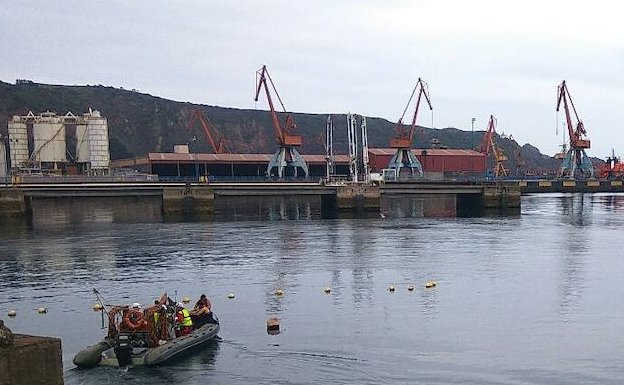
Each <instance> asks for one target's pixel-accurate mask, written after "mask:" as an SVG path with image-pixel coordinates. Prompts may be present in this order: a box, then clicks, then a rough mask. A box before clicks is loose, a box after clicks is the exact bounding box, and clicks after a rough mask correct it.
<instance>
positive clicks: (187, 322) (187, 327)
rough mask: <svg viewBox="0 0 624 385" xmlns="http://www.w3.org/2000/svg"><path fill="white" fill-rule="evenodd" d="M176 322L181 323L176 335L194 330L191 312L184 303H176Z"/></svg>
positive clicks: (179, 335) (183, 334) (182, 334)
mask: <svg viewBox="0 0 624 385" xmlns="http://www.w3.org/2000/svg"><path fill="white" fill-rule="evenodd" d="M176 323H177V324H178V325H179V329H178V330H177V331H176V337H181V336H185V335H187V334H189V333H190V332H191V331H192V330H193V320H192V319H191V314H190V313H189V311H188V310H186V308H185V307H184V305H183V304H182V303H178V304H177V305H176Z"/></svg>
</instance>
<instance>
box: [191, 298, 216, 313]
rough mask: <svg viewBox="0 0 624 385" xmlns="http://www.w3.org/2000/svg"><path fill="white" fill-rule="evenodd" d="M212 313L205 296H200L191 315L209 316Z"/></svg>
mask: <svg viewBox="0 0 624 385" xmlns="http://www.w3.org/2000/svg"><path fill="white" fill-rule="evenodd" d="M211 312H212V304H211V303H210V300H209V299H208V297H206V294H202V295H201V296H200V297H199V300H198V301H197V302H196V303H195V307H193V310H192V311H191V314H193V315H202V314H210V313H211Z"/></svg>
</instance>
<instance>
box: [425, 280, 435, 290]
mask: <svg viewBox="0 0 624 385" xmlns="http://www.w3.org/2000/svg"><path fill="white" fill-rule="evenodd" d="M437 284H438V283H437V282H436V281H427V282H426V283H425V287H426V288H431V287H435V286H436V285H437Z"/></svg>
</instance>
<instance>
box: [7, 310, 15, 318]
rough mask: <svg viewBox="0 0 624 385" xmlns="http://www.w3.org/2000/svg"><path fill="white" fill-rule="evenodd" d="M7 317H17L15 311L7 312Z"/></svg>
mask: <svg viewBox="0 0 624 385" xmlns="http://www.w3.org/2000/svg"><path fill="white" fill-rule="evenodd" d="M7 315H8V316H9V317H15V316H16V315H17V310H9V313H8V314H7Z"/></svg>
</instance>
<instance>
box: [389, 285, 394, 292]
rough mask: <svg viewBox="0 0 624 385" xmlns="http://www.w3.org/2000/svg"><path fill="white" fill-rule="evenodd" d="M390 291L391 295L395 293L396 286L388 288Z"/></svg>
mask: <svg viewBox="0 0 624 385" xmlns="http://www.w3.org/2000/svg"><path fill="white" fill-rule="evenodd" d="M388 290H389V291H390V292H391V293H394V290H395V288H394V286H392V285H390V286H388Z"/></svg>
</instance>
